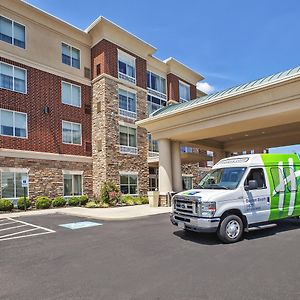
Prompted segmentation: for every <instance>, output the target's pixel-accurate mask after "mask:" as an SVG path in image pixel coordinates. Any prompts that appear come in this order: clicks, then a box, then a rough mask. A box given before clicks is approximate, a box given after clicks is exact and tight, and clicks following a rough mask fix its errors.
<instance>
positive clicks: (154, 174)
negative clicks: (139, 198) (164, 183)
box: [149, 167, 158, 191]
mask: <svg viewBox="0 0 300 300" xmlns="http://www.w3.org/2000/svg"><path fill="white" fill-rule="evenodd" d="M149 191H158V168H155V167H149Z"/></svg>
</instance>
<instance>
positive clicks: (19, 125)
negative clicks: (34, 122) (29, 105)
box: [0, 109, 27, 138]
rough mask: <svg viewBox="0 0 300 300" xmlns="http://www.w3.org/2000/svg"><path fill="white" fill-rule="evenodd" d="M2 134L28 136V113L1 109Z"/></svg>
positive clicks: (0, 132) (0, 131)
mask: <svg viewBox="0 0 300 300" xmlns="http://www.w3.org/2000/svg"><path fill="white" fill-rule="evenodd" d="M0 126H1V130H0V134H1V135H6V136H13V137H20V138H27V114H25V113H20V112H16V111H12V110H6V109H0Z"/></svg>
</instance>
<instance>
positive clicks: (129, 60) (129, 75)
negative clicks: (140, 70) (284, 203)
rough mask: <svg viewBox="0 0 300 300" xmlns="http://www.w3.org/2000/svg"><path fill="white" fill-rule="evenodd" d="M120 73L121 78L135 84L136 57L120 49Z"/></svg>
mask: <svg viewBox="0 0 300 300" xmlns="http://www.w3.org/2000/svg"><path fill="white" fill-rule="evenodd" d="M118 74H119V78H120V79H124V80H127V81H130V82H132V83H134V84H135V57H133V56H131V55H129V54H127V53H125V52H123V51H121V50H118Z"/></svg>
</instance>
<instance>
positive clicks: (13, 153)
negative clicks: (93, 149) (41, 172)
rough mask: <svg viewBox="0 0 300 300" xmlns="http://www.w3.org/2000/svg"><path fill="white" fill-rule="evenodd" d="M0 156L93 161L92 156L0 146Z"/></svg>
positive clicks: (80, 161) (82, 161) (81, 161)
mask: <svg viewBox="0 0 300 300" xmlns="http://www.w3.org/2000/svg"><path fill="white" fill-rule="evenodd" d="M0 157H12V158H24V159H36V160H53V161H70V162H79V163H90V164H91V163H92V161H93V160H92V157H89V156H80V155H70V154H57V153H46V152H36V151H26V150H15V149H3V148H0Z"/></svg>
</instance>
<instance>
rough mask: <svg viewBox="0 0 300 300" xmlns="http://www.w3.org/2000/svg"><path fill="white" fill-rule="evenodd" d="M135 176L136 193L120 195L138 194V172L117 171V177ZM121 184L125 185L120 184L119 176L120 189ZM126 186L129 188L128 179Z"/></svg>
mask: <svg viewBox="0 0 300 300" xmlns="http://www.w3.org/2000/svg"><path fill="white" fill-rule="evenodd" d="M131 175H132V176H136V194H130V193H128V194H122V195H132V196H137V195H138V194H139V174H138V172H132V171H119V177H120V176H131ZM121 185H125V184H121V178H120V184H119V186H120V190H121ZM127 187H128V188H130V183H129V180H128V184H127Z"/></svg>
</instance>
